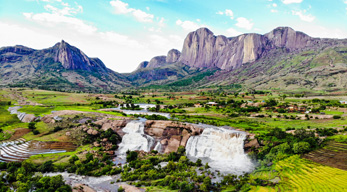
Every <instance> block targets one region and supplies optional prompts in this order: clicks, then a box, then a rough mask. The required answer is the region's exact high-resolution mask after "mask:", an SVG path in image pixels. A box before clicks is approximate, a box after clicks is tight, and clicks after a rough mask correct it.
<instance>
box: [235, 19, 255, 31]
mask: <svg viewBox="0 0 347 192" xmlns="http://www.w3.org/2000/svg"><path fill="white" fill-rule="evenodd" d="M236 21H237V23H236V24H235V25H236V26H237V27H239V28H242V29H247V30H251V29H252V28H253V25H254V23H252V22H251V21H250V20H248V19H246V18H244V17H239V18H237V19H236Z"/></svg>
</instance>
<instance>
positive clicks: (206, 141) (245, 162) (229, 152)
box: [186, 127, 254, 175]
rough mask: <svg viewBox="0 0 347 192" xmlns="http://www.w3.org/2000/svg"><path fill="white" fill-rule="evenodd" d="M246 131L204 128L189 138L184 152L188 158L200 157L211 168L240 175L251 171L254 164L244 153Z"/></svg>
mask: <svg viewBox="0 0 347 192" xmlns="http://www.w3.org/2000/svg"><path fill="white" fill-rule="evenodd" d="M245 138H246V133H245V132H241V131H235V130H229V129H225V128H220V127H211V128H205V129H204V131H203V132H202V134H201V135H199V136H192V137H190V138H189V140H188V142H187V145H186V153H187V155H188V157H189V158H191V159H192V160H196V159H197V158H200V159H201V160H202V161H203V162H204V163H206V162H207V163H208V164H209V166H210V167H211V168H212V169H216V170H219V171H221V172H223V173H232V174H236V175H241V174H243V173H246V172H251V171H252V170H253V169H254V164H253V163H252V161H251V159H250V158H249V157H248V156H247V154H245V153H244V149H243V144H244V140H245Z"/></svg>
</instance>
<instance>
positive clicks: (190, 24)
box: [176, 19, 206, 31]
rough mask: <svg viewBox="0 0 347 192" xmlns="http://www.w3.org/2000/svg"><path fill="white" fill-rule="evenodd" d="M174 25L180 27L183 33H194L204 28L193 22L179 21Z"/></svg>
mask: <svg viewBox="0 0 347 192" xmlns="http://www.w3.org/2000/svg"><path fill="white" fill-rule="evenodd" d="M176 25H178V26H181V27H182V28H183V29H184V30H185V31H195V30H196V29H198V28H201V27H206V25H200V24H197V23H195V22H193V21H181V20H180V19H179V20H177V21H176Z"/></svg>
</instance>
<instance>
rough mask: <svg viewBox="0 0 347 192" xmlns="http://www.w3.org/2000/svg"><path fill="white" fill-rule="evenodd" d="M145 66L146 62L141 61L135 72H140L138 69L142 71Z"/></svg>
mask: <svg viewBox="0 0 347 192" xmlns="http://www.w3.org/2000/svg"><path fill="white" fill-rule="evenodd" d="M147 66H148V61H143V62H141V63H140V65H139V66H138V67H137V68H136V70H135V71H137V70H140V69H144V68H146V67H147Z"/></svg>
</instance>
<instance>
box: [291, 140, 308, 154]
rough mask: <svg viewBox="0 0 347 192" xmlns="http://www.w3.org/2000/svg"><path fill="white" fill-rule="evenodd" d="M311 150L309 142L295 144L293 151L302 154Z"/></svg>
mask: <svg viewBox="0 0 347 192" xmlns="http://www.w3.org/2000/svg"><path fill="white" fill-rule="evenodd" d="M309 150H310V144H309V143H307V142H298V143H294V145H293V151H294V153H297V154H302V153H305V152H307V151H309Z"/></svg>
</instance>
